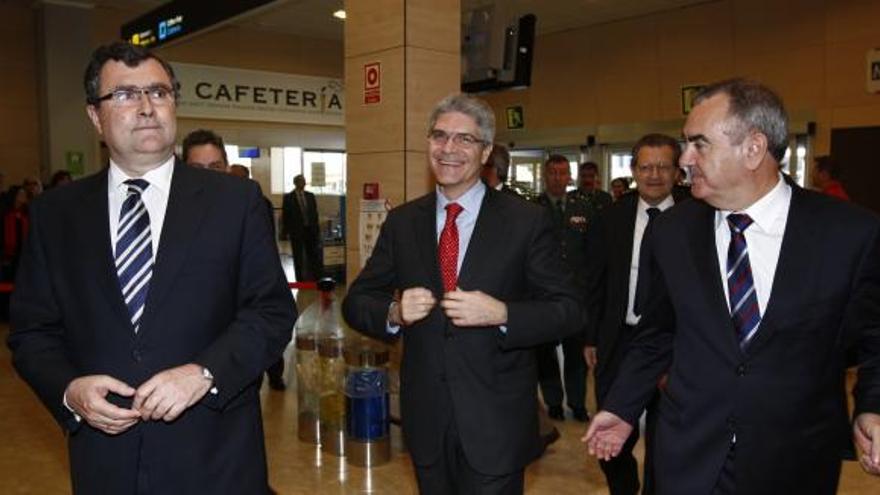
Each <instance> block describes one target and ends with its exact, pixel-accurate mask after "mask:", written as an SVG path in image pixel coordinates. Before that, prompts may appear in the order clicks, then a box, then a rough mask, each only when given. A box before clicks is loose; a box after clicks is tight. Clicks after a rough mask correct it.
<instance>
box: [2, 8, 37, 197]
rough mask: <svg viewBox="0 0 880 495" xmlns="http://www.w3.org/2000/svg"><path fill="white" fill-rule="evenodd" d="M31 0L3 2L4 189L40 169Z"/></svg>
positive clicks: (34, 23)
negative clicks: (28, 0)
mask: <svg viewBox="0 0 880 495" xmlns="http://www.w3.org/2000/svg"><path fill="white" fill-rule="evenodd" d="M30 4H31V2H26V1H4V2H0V18H2V19H3V29H0V70H2V71H3V77H0V94H2V95H3V97H2V98H0V148H2V149H3V158H4V160H3V164H2V165H0V172H2V173H3V174H4V175H5V184H3V188H4V189H5V188H6V187H8V186H9V185H10V184H20V183H21V182H22V180H23V179H24V178H25V177H26V176H29V175H38V174H39V172H40V161H41V160H40V105H39V76H38V71H39V68H38V66H37V46H36V43H37V25H36V12H35V10H34V9H33V8H32V7H31V5H30Z"/></svg>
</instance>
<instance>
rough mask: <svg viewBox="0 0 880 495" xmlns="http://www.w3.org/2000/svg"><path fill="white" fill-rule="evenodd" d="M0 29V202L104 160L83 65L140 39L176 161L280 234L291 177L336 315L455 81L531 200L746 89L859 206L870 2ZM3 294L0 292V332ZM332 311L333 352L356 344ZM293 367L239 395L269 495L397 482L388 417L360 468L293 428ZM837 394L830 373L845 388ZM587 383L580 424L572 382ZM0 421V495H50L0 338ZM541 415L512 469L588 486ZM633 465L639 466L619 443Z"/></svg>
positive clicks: (421, 169)
mask: <svg viewBox="0 0 880 495" xmlns="http://www.w3.org/2000/svg"><path fill="white" fill-rule="evenodd" d="M206 4H210V5H211V6H210V7H205V5H206ZM194 6H196V7H194ZM175 9H178V10H175ZM204 9H215V10H216V11H215V10H211V12H205V11H204ZM0 16H2V18H3V19H4V20H5V23H4V26H5V27H4V29H3V30H0V39H2V47H0V67H2V68H4V69H5V70H4V76H3V83H2V86H0V87H2V88H3V91H2V92H0V94H2V95H3V98H0V117H2V118H0V144H2V146H3V149H4V151H5V152H6V159H5V160H3V164H2V165H0V177H2V182H0V187H2V190H3V191H2V192H4V193H5V192H6V191H7V190H8V189H9V188H10V187H11V186H17V185H22V186H23V188H24V190H28V191H29V194H30V189H29V187H30V186H29V184H30V185H31V186H33V185H34V184H35V183H36V182H41V183H42V184H43V185H44V187H45V188H47V189H48V188H49V187H50V181H51V179H52V178H53V176H55V175H56V174H58V173H59V172H65V171H66V172H69V175H70V177H71V178H72V179H73V180H77V179H80V178H83V177H86V176H88V175H91V174H94V173H97V172H99V171H101V170H102V169H103V168H104V167H105V166H106V165H107V163H108V156H109V155H108V150H107V146H106V145H105V144H103V143H101V141H100V139H99V137H98V136H97V134H96V133H95V132H94V130H93V128H92V126H91V125H90V124H89V122H88V119H87V116H86V112H85V103H84V99H83V89H82V74H83V70H84V68H85V66H86V63H87V61H88V57H89V55H90V53H91V52H92V50H93V49H94V48H95V47H96V46H98V45H101V44H106V43H110V42H114V41H118V40H127V41H130V42H132V43H135V44H141V45H143V46H147V47H149V48H150V49H152V50H153V51H154V52H155V53H156V54H158V55H159V56H161V57H162V58H163V59H165V60H167V61H168V62H169V63H170V64H171V66H172V67H173V68H174V70H175V73H176V75H177V77H178V79H179V80H180V82H181V95H180V100H179V102H178V103H177V107H176V112H177V119H178V120H177V145H178V148H177V151H178V152H180V151H181V148H180V145H181V144H182V143H181V141H182V139H183V136H185V135H187V134H188V133H190V132H191V131H194V130H197V129H210V130H213V131H214V132H216V133H217V134H219V135H220V136H222V138H223V140H224V142H225V151H226V153H227V155H228V157H229V159H228V161H229V164H230V165H233V164H238V165H242V166H244V167H245V168H246V169H247V170H248V172H249V174H250V177H251V178H252V179H253V180H255V181H256V182H258V183H259V185H260V187H261V189H262V191H263V193H264V194H265V196H266V197H267V198H268V200H269V201H270V202H271V204H272V207H273V211H274V216H275V220H276V225H277V226H279V227H280V224H281V215H282V201H283V199H282V198H283V196H284V195H285V194H287V193H289V192H290V191H291V190H292V189H293V187H294V177H297V176H302V177H303V178H304V179H305V181H306V184H307V185H306V190H307V191H310V192H312V193H314V194H315V195H316V208H317V213H318V219H319V224H320V234H319V235H320V239H321V245H322V259H323V261H322V263H323V266H322V270H323V273H324V274H325V275H327V276H330V277H332V278H333V279H334V280H335V281H336V283H337V285H336V287H335V289H333V290H331V291H330V294H333V297H334V298H335V299H336V300H337V303H338V301H339V300H341V298H342V297H344V295H345V291H346V287H347V284H350V283H351V281H352V280H354V278H355V277H356V276H357V274H358V273H359V271H360V269H361V267H362V266H363V265H364V263H365V261H366V259H367V257H368V256H369V252H370V250H371V249H372V248H373V245H374V243H375V240H376V239H375V237H376V235H377V234H378V229H379V226H380V224H381V222H382V221H383V219H384V218H385V214H386V212H387V211H388V209H389V208H393V207H396V206H399V205H401V204H403V203H405V202H407V201H410V200H413V199H415V198H418V197H420V196H422V195H424V194H426V193H428V192H430V191H433V190H434V189H433V188H434V184H433V182H432V180H431V174H430V172H429V170H428V167H427V166H426V153H425V149H426V139H425V136H426V131H427V128H426V121H427V117H428V113H429V112H430V110H431V108H432V107H433V106H434V104H435V103H436V102H437V101H438V100H439V99H441V98H442V97H444V96H446V95H447V94H450V93H454V92H458V91H462V90H465V91H468V92H471V93H473V94H476V95H477V96H479V97H480V98H483V99H484V100H485V101H486V102H487V103H488V104H489V106H490V107H491V108H492V110H494V113H495V118H496V123H497V124H496V125H497V135H496V139H495V142H496V143H499V144H504V145H506V146H507V147H508V148H509V149H510V153H511V163H510V169H509V175H508V184H509V185H510V186H511V187H513V188H514V189H516V190H517V191H518V192H520V193H521V194H523V195H526V196H528V197H533V196H537V195H538V194H540V193H541V192H542V191H543V190H544V187H545V186H544V185H545V177H544V172H543V170H544V168H543V167H544V162H545V160H547V158H548V157H549V156H551V155H561V156H563V157H564V158H565V159H566V160H567V161H568V162H569V164H570V165H569V166H570V171H571V176H572V178H573V181H572V183H571V184H569V186H568V188H567V189H568V190H574V189H575V188H576V187H577V184H576V181H577V180H578V164H580V163H583V162H588V161H590V162H594V163H596V164H597V165H598V182H597V186H598V188H600V189H603V190H605V191H610V190H611V185H612V184H611V183H612V181H613V180H615V179H625V180H626V184H627V186H626V187H635V186H634V185H630V179H632V177H631V176H632V170H631V168H630V162H631V160H632V158H633V157H632V154H631V148H632V146H633V144H634V143H635V142H636V141H637V140H638V139H639V137H640V136H642V135H644V134H647V133H652V132H658V133H664V134H668V135H671V136H673V137H675V138H677V139H680V138H681V136H682V125H683V124H684V122H685V119H686V118H687V115H688V112H689V111H690V110H691V108H692V103H693V98H694V96H695V95H696V94H697V93H698V92H699V91H700V90H701V89H702V88H703V87H705V86H706V85H708V84H710V83H712V82H714V81H718V80H721V79H726V78H730V77H739V76H741V77H746V78H750V79H754V80H757V81H760V82H761V83H763V84H766V85H767V86H769V87H771V88H773V89H774V90H775V91H777V92H778V94H779V95H780V96H781V98H782V99H783V101H784V102H785V104H786V108H787V110H788V113H789V116H790V126H789V131H790V132H789V134H790V136H789V146H788V149H787V151H786V154H785V157H784V159H783V160H782V162H781V166H782V168H783V171H784V172H785V173H787V174H788V175H789V176H790V177H791V178H792V180H793V181H794V182H796V183H797V184H799V185H800V186H803V187H807V188H817V180H816V178H815V176H814V171H813V163H814V158H815V157H819V156H823V155H833V156H834V157H835V160H836V161H837V163H844V164H845V168H844V173H843V174H842V176H841V182H842V184H843V185H844V186H845V187H846V190H847V191H848V193H849V196H850V198H851V199H852V201H853V202H854V203H856V204H858V205H860V206H863V207H865V208H868V209H871V210H874V211H875V212H880V195H877V194H876V190H877V186H876V184H877V183H878V181H880V168H878V167H875V166H874V164H876V163H877V151H876V149H877V146H876V143H877V142H880V23H878V22H877V20H878V19H880V1H877V0H802V1H797V0H760V1H759V0H552V1H551V0H346V1H343V0H247V1H241V2H205V3H202V2H195V1H180V0H176V1H171V2H169V1H165V0H89V1H79V0H63V1H62V0H0ZM683 181H684V182H685V183H686V182H687V177H685V178H684V179H683ZM52 186H54V184H52ZM55 187H60V186H55ZM4 198H5V196H4ZM4 201H6V199H4ZM4 214H5V211H4ZM7 232H8V229H7ZM284 234H285V232H284V231H283V229H281V230H280V231H279V236H278V238H277V239H276V242H277V246H278V252H279V256H280V259H281V264H282V266H283V268H284V270H285V273H286V275H287V279H288V282H289V283H291V284H292V285H291V287H292V288H291V290H292V292H293V294H294V297H295V299H296V302H297V307H298V309H299V312H300V314H301V315H302V314H303V313H304V312H305V311H306V310H307V308H310V307H316V306H317V305H320V301H319V295H318V291H317V290H316V287H315V285H314V283H313V282H314V280H312V279H311V278H308V279H304V277H299V278H298V277H297V275H296V272H295V270H294V266H293V265H294V261H293V256H292V253H291V247H290V244H289V242H288V240H287V239H286V237H285V236H284ZM7 235H8V234H7ZM6 263H7V260H6V258H4V267H3V270H2V275H4V276H6V275H7V271H6ZM807 268H808V267H805V269H807ZM13 283H14V280H13V279H12V278H7V279H5V280H2V281H0V304H2V305H3V319H2V321H0V340H2V341H3V342H4V343H5V342H6V338H7V336H8V335H9V332H10V324H9V323H8V308H7V306H8V297H9V296H8V293H9V292H10V291H12V290H14V285H13ZM207 289H208V288H206V290H207ZM337 319H338V323H339V328H340V332H342V333H343V334H344V336H345V338H346V339H347V340H348V341H351V342H358V343H365V342H367V341H366V340H365V339H366V338H365V337H360V336H359V334H357V332H355V331H353V330H352V329H350V328H348V326H347V325H346V324H344V323H343V322H342V321H341V317H338V318H337ZM298 325H299V324H298ZM371 345H372V346H373V347H372V348H373V349H379V351H377V352H388V353H389V355H390V364H389V368H390V370H391V379H390V383H391V385H390V390H391V394H390V404H391V405H390V411H391V416H392V418H393V419H395V420H396V419H397V416H398V415H399V407H398V396H397V392H398V385H397V382H396V378H395V376H396V373H397V370H398V368H399V359H400V357H399V356H400V352H401V348H400V345H399V343H398V345H397V346H391V347H382V345H381V344H378V343H371ZM558 352H559V356H560V357H561V355H562V354H561V352H562V351H561V350H559V351H558ZM298 355H299V354H298V349H297V347H296V344H295V343H294V341H291V343H290V344H289V345H288V347H287V350H286V351H285V353H284V359H285V371H284V375H283V378H284V382H285V384H286V388H285V389H284V390H276V389H273V388H270V387H269V384H268V383H263V385H262V389H261V391H260V399H261V404H262V408H263V409H262V412H263V422H264V429H265V443H266V449H267V455H268V468H269V481H270V485H271V486H272V488H273V489H274V490H275V491H276V492H277V493H279V494H358V493H377V494H395V495H396V494H410V493H412V494H415V493H417V492H418V490H417V486H416V479H415V474H414V469H413V466H412V463H411V461H410V458H409V455H408V454H407V451H406V448H405V447H404V443H403V439H402V437H401V431H400V427H399V423H398V422H396V421H394V422H393V424H392V426H391V427H390V432H391V433H390V444H391V449H390V452H391V454H390V457H389V459H387V461H386V460H384V459H380V460H378V461H376V460H374V461H373V462H374V463H375V464H376V465H374V466H372V467H363V466H359V465H355V464H356V462H353V461H352V459H351V456H349V458H346V457H345V456H339V455H337V453H333V452H330V451H329V450H330V449H328V448H327V447H326V445H325V446H324V448H323V449H322V447H321V446H319V445H316V444H315V443H314V442H309V441H305V440H303V439H302V438H301V437H302V436H303V435H301V434H300V432H299V431H298V428H301V427H302V424H303V423H302V417H303V415H302V411H301V410H299V407H300V404H301V403H302V397H298V379H297V374H298V373H297V369H298V366H299V367H300V368H302V363H298V362H297V356H298ZM854 381H855V371H854V370H850V371H849V372H848V375H847V383H848V385H849V387H850V388H851V387H852V385H853V382H854ZM587 389H588V393H587V410H588V412H589V414H590V415H593V414H595V413H596V412H597V411H596V409H597V408H596V401H595V398H594V396H593V394H594V381H593V377H592V375H591V374H590V375H589V376H588V379H587ZM300 395H301V394H300ZM851 403H852V399H850V405H852V404H851ZM0 417H2V418H3V419H2V420H0V492H2V493H6V494H41V495H42V494H65V493H71V485H70V483H71V482H70V477H69V476H70V473H69V461H68V452H67V447H66V442H65V438H64V433H63V431H62V429H61V428H59V426H58V424H57V423H55V421H54V420H53V419H52V417H51V416H50V414H49V413H48V412H47V411H46V410H45V408H44V407H43V406H42V404H41V403H40V402H39V400H38V399H37V397H36V396H35V395H34V393H33V392H32V391H31V390H30V389H29V388H28V386H27V385H26V384H25V382H24V381H23V380H22V379H21V378H20V377H19V376H18V375H17V374H16V372H15V370H14V369H13V367H12V364H11V355H10V350H9V348H8V347H7V346H6V345H5V344H4V345H2V346H0ZM553 424H554V426H555V427H556V428H557V429H558V430H559V432H560V434H561V435H560V438H559V439H558V440H556V441H555V442H553V443H552V444H550V445H549V446H548V448H547V450H546V451H545V453H544V454H543V455H542V456H541V457H540V458H538V459H537V460H536V461H535V462H533V463H532V464H530V465H529V466H528V467H527V469H526V474H525V493H527V494H530V495H549V494H553V495H567V494H572V495H574V494H578V495H600V494H607V493H609V492H608V487H607V485H606V482H605V477H604V476H603V473H602V471H601V470H600V468H599V464H598V462H597V461H596V459H595V458H593V457H592V456H589V455H587V454H586V451H585V447H584V444H583V443H581V440H580V439H581V436H582V435H583V434H584V432H585V430H586V423H584V422H580V421H577V420H576V419H575V418H573V417H572V412H571V411H566V418H565V419H564V420H553ZM635 454H636V457H637V459H638V460H639V463H640V466H641V463H642V460H643V458H644V447H643V443H642V442H639V444H638V445H637V447H636V448H635ZM872 493H880V478H877V477H872V476H870V475H868V474H866V473H864V472H863V471H862V469H861V468H860V467H859V465H858V464H857V463H856V462H844V465H843V472H842V476H841V481H840V486H839V490H838V494H841V495H856V494H858V495H862V494H872Z"/></svg>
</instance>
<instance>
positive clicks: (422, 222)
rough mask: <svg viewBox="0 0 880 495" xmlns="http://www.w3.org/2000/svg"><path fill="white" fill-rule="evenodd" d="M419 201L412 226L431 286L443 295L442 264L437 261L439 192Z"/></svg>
mask: <svg viewBox="0 0 880 495" xmlns="http://www.w3.org/2000/svg"><path fill="white" fill-rule="evenodd" d="M418 201H419V212H418V214H417V215H416V217H415V218H414V222H413V223H414V225H413V226H412V228H413V231H414V232H415V236H416V246H418V250H419V256H420V257H421V260H422V266H424V267H426V269H427V270H428V273H429V276H430V288H431V289H432V290H433V292H434V294H435V295H442V294H443V280H442V279H441V278H440V266H439V262H438V261H437V194H436V193H431V194H428V195H426V196H423V197H422V198H421V199H419V200H418Z"/></svg>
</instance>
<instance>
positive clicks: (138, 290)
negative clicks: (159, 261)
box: [115, 179, 153, 333]
mask: <svg viewBox="0 0 880 495" xmlns="http://www.w3.org/2000/svg"><path fill="white" fill-rule="evenodd" d="M125 184H126V185H127V186H128V197H127V198H125V202H124V203H122V209H121V210H120V212H119V227H118V228H117V230H116V232H117V237H116V253H115V258H116V275H117V277H118V278H119V286H120V288H121V289H122V297H123V299H125V305H126V306H127V307H128V314H129V317H130V318H131V324H132V326H133V327H134V331H135V333H137V331H138V329H139V327H140V322H141V316H143V314H144V304H145V303H146V302H147V292H148V291H149V290H150V278H152V275H153V240H152V238H151V235H150V214H149V213H148V212H147V208H146V205H144V201H143V199H142V198H141V195H142V194H143V192H144V191H145V190H146V189H147V187H149V186H150V183H149V182H147V181H145V180H143V179H130V180H127V181H125Z"/></svg>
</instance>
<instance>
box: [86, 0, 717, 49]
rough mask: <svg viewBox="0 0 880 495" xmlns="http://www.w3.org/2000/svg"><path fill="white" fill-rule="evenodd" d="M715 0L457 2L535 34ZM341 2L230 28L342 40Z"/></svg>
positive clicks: (293, 8)
mask: <svg viewBox="0 0 880 495" xmlns="http://www.w3.org/2000/svg"><path fill="white" fill-rule="evenodd" d="M709 1H716V0H462V2H461V3H462V10H463V11H469V10H472V9H474V8H478V7H484V6H486V5H493V4H494V5H496V8H498V9H504V10H505V11H506V13H507V14H511V15H517V16H519V15H524V14H530V13H531V14H535V15H536V16H537V18H538V22H537V31H538V34H547V33H554V32H558V31H565V30H568V29H574V28H578V27H583V26H590V25H595V24H602V23H607V22H611V21H616V20H620V19H626V18H630V17H637V16H643V15H647V14H651V13H655V12H661V11H666V10H674V9H678V8H682V7H685V6H688V5H694V4H699V3H707V2H709ZM83 3H89V4H91V5H95V6H98V7H105V8H114V9H126V10H132V11H135V12H142V13H145V12H147V11H149V10H151V9H153V8H156V7H157V6H159V5H162V4H163V3H166V2H165V0H93V1H90V2H83ZM343 4H344V0H279V1H278V2H277V3H276V4H275V5H273V6H271V7H269V8H267V9H266V10H264V11H262V12H259V13H257V14H254V15H250V16H244V17H243V18H241V19H238V20H236V21H235V22H233V24H235V25H239V26H243V27H248V28H252V29H258V30H268V31H276V32H284V33H291V34H296V35H298V36H303V37H306V38H321V39H336V40H341V39H342V36H343V24H342V23H343V21H340V20H339V19H336V18H334V17H332V15H331V14H332V13H333V12H334V11H336V10H338V9H340V8H342V6H343Z"/></svg>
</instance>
